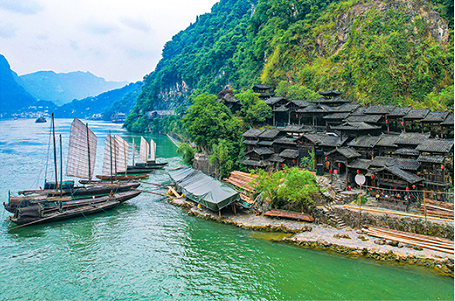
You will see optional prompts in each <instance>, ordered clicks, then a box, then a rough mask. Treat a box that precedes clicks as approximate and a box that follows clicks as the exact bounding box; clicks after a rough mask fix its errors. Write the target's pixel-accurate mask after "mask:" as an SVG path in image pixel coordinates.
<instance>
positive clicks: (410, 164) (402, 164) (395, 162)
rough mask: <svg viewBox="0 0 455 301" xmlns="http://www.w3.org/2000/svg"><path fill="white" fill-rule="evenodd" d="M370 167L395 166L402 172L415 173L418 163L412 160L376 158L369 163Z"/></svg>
mask: <svg viewBox="0 0 455 301" xmlns="http://www.w3.org/2000/svg"><path fill="white" fill-rule="evenodd" d="M370 166H372V167H391V166H396V167H398V168H400V169H403V170H412V171H417V170H418V169H419V167H420V163H419V162H417V161H416V160H414V159H402V158H395V157H383V156H377V157H375V158H374V159H373V160H372V161H371V163H370Z"/></svg>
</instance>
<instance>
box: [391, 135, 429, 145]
mask: <svg viewBox="0 0 455 301" xmlns="http://www.w3.org/2000/svg"><path fill="white" fill-rule="evenodd" d="M428 138H430V133H423V134H421V133H401V134H400V136H399V137H398V139H397V140H396V141H395V144H402V145H419V144H422V143H423V142H425V141H426V140H427V139H428Z"/></svg>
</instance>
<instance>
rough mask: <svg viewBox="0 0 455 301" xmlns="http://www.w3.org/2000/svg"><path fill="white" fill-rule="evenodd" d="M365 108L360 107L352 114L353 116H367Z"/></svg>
mask: <svg viewBox="0 0 455 301" xmlns="http://www.w3.org/2000/svg"><path fill="white" fill-rule="evenodd" d="M365 110H366V108H365V107H359V108H358V109H357V110H355V111H354V112H352V114H351V116H357V115H365Z"/></svg>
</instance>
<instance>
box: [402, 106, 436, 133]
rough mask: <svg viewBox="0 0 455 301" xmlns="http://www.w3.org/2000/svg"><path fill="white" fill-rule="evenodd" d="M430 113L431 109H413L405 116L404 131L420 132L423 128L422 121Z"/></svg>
mask: <svg viewBox="0 0 455 301" xmlns="http://www.w3.org/2000/svg"><path fill="white" fill-rule="evenodd" d="M428 113H430V109H411V110H410V111H409V112H408V113H407V114H406V115H405V116H403V125H404V131H406V132H420V131H421V130H422V127H421V124H420V121H421V120H422V119H424V118H425V117H426V116H427V115H428Z"/></svg>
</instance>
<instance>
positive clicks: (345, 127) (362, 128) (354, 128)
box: [330, 121, 381, 131]
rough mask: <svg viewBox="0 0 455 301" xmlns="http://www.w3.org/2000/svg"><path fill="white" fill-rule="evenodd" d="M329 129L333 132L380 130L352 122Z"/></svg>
mask: <svg viewBox="0 0 455 301" xmlns="http://www.w3.org/2000/svg"><path fill="white" fill-rule="evenodd" d="M330 128H331V129H334V130H342V131H367V130H379V129H381V127H380V126H374V125H370V124H368V123H365V122H352V121H348V122H345V123H343V124H342V125H339V126H332V127H330Z"/></svg>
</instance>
